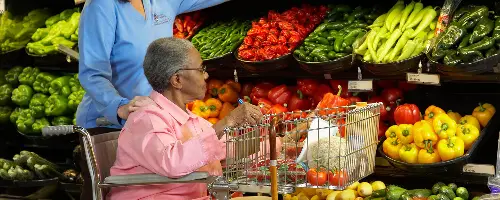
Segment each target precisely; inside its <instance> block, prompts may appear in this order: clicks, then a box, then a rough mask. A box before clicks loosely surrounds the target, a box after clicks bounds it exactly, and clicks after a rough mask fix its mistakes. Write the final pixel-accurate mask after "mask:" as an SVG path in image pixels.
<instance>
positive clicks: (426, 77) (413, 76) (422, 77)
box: [406, 73, 441, 85]
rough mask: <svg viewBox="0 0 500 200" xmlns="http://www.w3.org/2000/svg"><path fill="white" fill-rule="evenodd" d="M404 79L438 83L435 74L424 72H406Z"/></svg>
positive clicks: (438, 80) (409, 81)
mask: <svg viewBox="0 0 500 200" xmlns="http://www.w3.org/2000/svg"><path fill="white" fill-rule="evenodd" d="M406 80H407V81H408V83H413V84H424V85H440V84H441V82H440V78H439V75H437V74H424V73H420V74H417V73H406Z"/></svg>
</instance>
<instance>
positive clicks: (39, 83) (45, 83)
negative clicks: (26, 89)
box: [33, 72, 57, 94]
mask: <svg viewBox="0 0 500 200" xmlns="http://www.w3.org/2000/svg"><path fill="white" fill-rule="evenodd" d="M56 78H57V77H56V76H54V75H52V74H50V73H47V72H42V73H40V74H38V76H36V80H35V82H34V83H33V89H34V90H35V91H37V92H41V93H45V94H48V93H49V87H50V83H51V82H52V81H53V80H55V79H56Z"/></svg>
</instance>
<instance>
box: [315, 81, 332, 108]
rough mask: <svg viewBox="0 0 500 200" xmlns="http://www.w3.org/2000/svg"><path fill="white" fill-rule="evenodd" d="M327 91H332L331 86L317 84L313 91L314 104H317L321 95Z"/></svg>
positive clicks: (321, 97) (321, 98)
mask: <svg viewBox="0 0 500 200" xmlns="http://www.w3.org/2000/svg"><path fill="white" fill-rule="evenodd" d="M327 93H333V90H332V88H330V86H328V85H327V84H319V85H318V89H316V92H315V93H314V96H313V99H314V104H315V105H318V103H319V102H320V101H321V100H323V97H324V96H325V94H327Z"/></svg>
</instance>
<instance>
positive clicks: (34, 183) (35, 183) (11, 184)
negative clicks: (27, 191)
mask: <svg viewBox="0 0 500 200" xmlns="http://www.w3.org/2000/svg"><path fill="white" fill-rule="evenodd" d="M58 182H59V179H58V178H57V177H56V178H50V179H40V180H30V181H19V180H0V187H2V188H20V187H23V188H26V187H43V186H47V185H54V184H57V183H58Z"/></svg>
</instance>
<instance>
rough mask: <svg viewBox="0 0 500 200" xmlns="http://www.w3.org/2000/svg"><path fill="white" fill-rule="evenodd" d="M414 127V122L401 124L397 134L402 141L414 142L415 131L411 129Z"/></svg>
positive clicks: (404, 142)
mask: <svg viewBox="0 0 500 200" xmlns="http://www.w3.org/2000/svg"><path fill="white" fill-rule="evenodd" d="M412 128H413V125H412V124H400V125H399V128H398V130H397V132H396V135H397V137H398V138H399V140H401V143H403V144H410V143H412V142H413V132H412V130H411V129H412Z"/></svg>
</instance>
